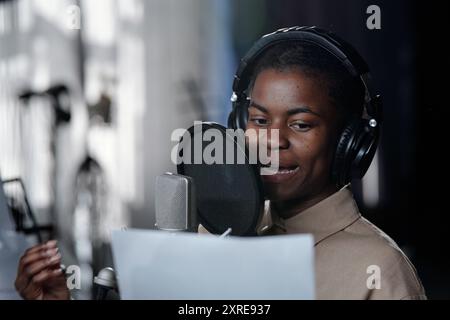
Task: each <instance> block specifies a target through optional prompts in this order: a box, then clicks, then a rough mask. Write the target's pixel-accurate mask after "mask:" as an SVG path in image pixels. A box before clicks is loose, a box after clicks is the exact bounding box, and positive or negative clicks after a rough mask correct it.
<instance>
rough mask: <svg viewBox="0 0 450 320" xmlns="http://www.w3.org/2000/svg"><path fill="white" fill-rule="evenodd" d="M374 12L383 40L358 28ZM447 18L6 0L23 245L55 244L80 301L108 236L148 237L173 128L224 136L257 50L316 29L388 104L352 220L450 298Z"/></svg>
mask: <svg viewBox="0 0 450 320" xmlns="http://www.w3.org/2000/svg"><path fill="white" fill-rule="evenodd" d="M372 4H375V5H378V6H379V8H380V9H381V29H379V30H369V29H368V28H367V26H366V20H367V19H368V18H369V16H370V14H368V13H366V10H367V8H368V6H369V5H372ZM444 6H445V4H443V2H437V3H435V4H433V5H427V6H425V5H423V3H421V2H420V3H419V2H413V1H407V0H398V1H395V2H394V1H375V2H369V1H364V0H363V1H361V0H346V1H339V2H338V1H331V0H330V1H325V0H295V1H294V0H291V1H290V0H282V1H279V0H278V1H275V0H95V1H87V0H80V1H76V0H45V1H37V0H1V1H0V178H1V180H2V181H3V189H4V192H5V195H6V202H7V204H8V207H9V209H10V213H11V214H12V216H13V220H14V222H15V229H16V230H18V231H20V232H22V233H23V234H25V238H26V241H27V242H28V243H34V242H36V241H38V240H39V239H38V236H39V237H40V238H41V240H45V239H48V238H50V237H56V238H57V239H59V241H60V246H61V247H62V251H63V257H64V262H65V263H66V264H77V265H79V266H80V267H81V269H82V275H83V276H82V284H81V285H82V287H81V289H80V290H75V292H74V296H75V297H76V298H79V299H89V298H90V297H91V284H92V276H93V275H94V274H96V273H97V272H98V270H99V269H101V268H103V267H104V266H108V265H112V260H111V254H110V248H109V242H110V234H109V232H110V230H112V229H117V228H125V227H138V228H154V223H155V218H154V207H153V204H154V198H153V194H154V190H153V189H154V182H155V177H156V176H157V175H159V174H161V173H163V172H165V171H172V172H175V170H176V169H175V167H174V165H173V164H172V163H171V162H170V151H171V149H172V147H173V146H174V143H172V142H171V140H170V137H171V133H172V131H173V130H174V129H176V128H187V127H189V126H191V125H192V123H193V121H194V120H204V121H206V120H208V121H216V122H219V123H222V124H225V123H226V118H227V115H228V112H229V111H230V108H231V105H230V103H229V98H230V95H231V84H232V79H233V74H234V72H235V70H236V67H237V64H238V61H239V58H240V57H241V56H242V55H243V54H244V53H245V52H246V51H247V50H248V49H249V47H250V46H251V45H252V43H253V42H254V41H256V40H257V39H258V38H259V37H260V36H262V35H263V34H265V33H269V32H272V31H274V30H276V29H278V28H281V27H287V26H294V25H316V26H319V27H322V28H325V29H329V30H331V31H334V32H336V33H337V34H338V35H340V36H341V37H342V38H344V39H346V40H347V41H349V42H350V43H352V44H353V45H354V46H355V47H356V49H357V50H358V51H359V52H360V53H361V54H362V55H363V57H365V58H366V60H367V62H368V63H369V66H370V67H371V71H372V77H373V82H374V85H375V87H376V88H378V91H379V92H380V93H381V94H382V96H383V98H384V99H383V100H384V127H383V136H382V141H381V145H380V148H379V151H378V153H377V156H376V158H375V161H374V163H373V164H372V166H371V168H370V170H369V172H368V174H367V175H366V177H365V178H364V179H363V180H362V181H361V182H359V181H355V182H354V183H353V188H354V191H355V193H356V197H357V202H358V204H359V205H360V208H361V211H362V213H363V215H364V216H366V217H367V218H368V219H369V220H371V221H372V222H374V223H375V224H377V225H378V226H379V227H380V228H381V229H383V230H384V231H386V232H387V233H388V234H389V235H390V236H391V237H392V238H393V239H394V240H395V241H397V243H398V244H399V245H400V246H401V247H402V249H403V250H404V251H405V253H406V254H407V255H408V256H409V257H410V259H411V260H412V261H413V263H414V264H415V266H416V268H417V270H418V273H419V275H420V277H421V279H422V281H423V284H424V286H425V289H426V292H427V294H428V297H429V298H431V299H448V298H450V275H449V273H448V270H449V267H450V257H449V254H448V252H449V250H448V245H449V243H450V241H449V239H448V236H447V232H448V227H449V218H448V211H449V210H448V209H444V208H446V207H447V206H446V202H445V196H446V195H445V194H444V191H446V188H445V187H444V186H445V182H446V180H444V179H445V178H444V176H445V174H446V170H445V169H444V168H445V167H444V165H445V164H447V163H448V161H447V158H446V157H447V156H446V155H445V154H446V152H445V149H444V148H441V146H442V147H444V146H445V145H447V143H445V141H446V140H445V138H446V136H445V135H444V134H445V133H444V128H445V126H446V125H447V123H446V119H445V117H444V116H443V109H442V105H443V103H444V101H445V100H444V97H443V96H444V93H445V91H444V89H443V83H444V81H439V74H440V72H441V70H444V65H446V63H445V62H446V61H447V59H448V57H447V56H446V55H445V53H444V50H443V46H444V44H443V41H442V40H441V39H439V38H438V36H439V37H443V36H444V34H445V30H446V29H445V27H446V26H445V19H444V18H442V14H443V12H446V8H444ZM445 68H446V67H445ZM438 143H439V145H438ZM441 180H442V182H441ZM30 213H33V214H32V215H30ZM32 217H35V219H34V220H33V219H31V218H32ZM0 221H2V220H1V217H0ZM1 228H2V227H1V226H0V232H2V231H1ZM0 259H2V257H0ZM14 263H15V262H14ZM1 290H2V289H1V288H0V294H1ZM3 290H7V289H3Z"/></svg>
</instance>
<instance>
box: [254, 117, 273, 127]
mask: <svg viewBox="0 0 450 320" xmlns="http://www.w3.org/2000/svg"><path fill="white" fill-rule="evenodd" d="M250 121H251V122H253V123H254V124H256V125H257V126H266V125H268V124H269V121H268V120H267V119H264V118H250Z"/></svg>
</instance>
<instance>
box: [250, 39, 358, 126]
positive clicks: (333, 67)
mask: <svg viewBox="0 0 450 320" xmlns="http://www.w3.org/2000/svg"><path fill="white" fill-rule="evenodd" d="M291 68H298V69H299V70H300V71H301V72H303V73H304V74H305V75H307V76H311V77H318V78H322V77H323V79H324V80H325V81H326V86H327V87H328V95H329V97H330V98H331V100H332V102H333V103H334V104H335V105H336V107H337V108H338V110H339V111H340V113H341V115H342V116H343V119H349V118H351V117H355V116H356V117H359V116H361V114H362V112H363V105H364V99H365V88H364V85H363V83H362V81H361V80H359V79H357V78H355V77H353V76H352V75H351V74H350V72H349V71H348V70H347V69H346V68H345V67H344V66H343V65H342V63H341V62H340V61H339V60H338V59H337V58H336V57H334V56H332V55H331V53H329V52H327V51H325V49H323V48H321V47H319V46H318V45H314V44H309V43H299V42H292V43H281V44H277V45H275V46H273V47H271V48H269V49H268V50H267V51H266V52H265V53H263V55H262V56H261V57H260V58H258V60H257V61H256V65H255V67H254V73H253V76H252V79H251V82H250V86H249V90H251V89H252V88H253V85H254V83H255V80H256V78H257V76H258V75H259V74H260V73H261V72H262V71H264V70H267V69H275V70H280V71H285V70H288V69H291Z"/></svg>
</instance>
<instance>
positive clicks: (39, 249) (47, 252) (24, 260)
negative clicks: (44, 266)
mask: <svg viewBox="0 0 450 320" xmlns="http://www.w3.org/2000/svg"><path fill="white" fill-rule="evenodd" d="M56 244H57V242H56V241H54V240H53V241H49V242H46V243H44V244H40V245H37V246H34V247H31V248H30V249H28V250H27V251H25V254H24V255H23V256H22V257H21V258H20V261H19V270H18V272H19V273H20V272H21V271H22V270H23V269H24V268H25V267H26V266H27V265H28V264H30V263H33V262H34V261H37V260H39V259H43V258H46V257H51V256H53V255H55V254H56V253H57V252H55V251H54V250H55V249H56V250H58V248H57V247H56Z"/></svg>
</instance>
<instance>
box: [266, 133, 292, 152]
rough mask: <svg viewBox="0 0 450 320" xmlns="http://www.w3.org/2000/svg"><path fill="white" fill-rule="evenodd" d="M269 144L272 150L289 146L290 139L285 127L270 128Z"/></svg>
mask: <svg viewBox="0 0 450 320" xmlns="http://www.w3.org/2000/svg"><path fill="white" fill-rule="evenodd" d="M268 130H269V132H268V139H267V142H268V146H269V149H271V150H277V149H280V150H283V149H287V148H289V140H288V139H287V137H286V132H285V130H284V129H282V128H279V127H273V128H270V129H268Z"/></svg>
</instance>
